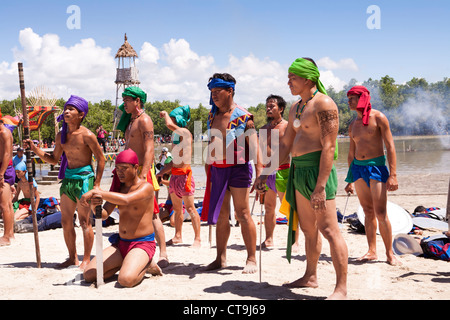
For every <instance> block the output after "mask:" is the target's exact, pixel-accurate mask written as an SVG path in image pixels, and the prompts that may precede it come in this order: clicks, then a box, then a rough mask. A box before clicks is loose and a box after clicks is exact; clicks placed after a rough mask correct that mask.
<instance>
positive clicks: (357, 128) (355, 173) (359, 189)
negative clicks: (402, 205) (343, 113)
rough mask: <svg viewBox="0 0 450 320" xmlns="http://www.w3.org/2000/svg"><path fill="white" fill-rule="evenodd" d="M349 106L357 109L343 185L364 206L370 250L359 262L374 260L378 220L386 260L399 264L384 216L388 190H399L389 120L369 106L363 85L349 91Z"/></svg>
mask: <svg viewBox="0 0 450 320" xmlns="http://www.w3.org/2000/svg"><path fill="white" fill-rule="evenodd" d="M347 97H348V105H349V107H350V109H351V110H354V111H356V112H357V114H358V116H357V118H356V119H355V120H354V121H353V122H352V123H351V124H350V126H349V129H348V133H349V136H350V149H349V153H348V164H349V167H350V168H349V171H348V175H347V178H346V179H345V181H346V182H348V184H347V186H346V187H345V191H346V192H347V193H353V182H354V183H355V189H356V194H357V195H358V199H359V202H360V203H361V206H362V207H363V209H364V214H365V224H364V226H365V229H366V235H367V241H368V244H369V251H368V252H367V253H366V254H365V255H364V256H362V257H361V258H359V259H358V260H359V261H370V260H376V259H377V251H376V230H377V220H378V224H379V230H380V233H381V237H382V238H383V241H384V245H385V247H386V256H387V261H388V263H389V264H391V265H397V264H400V262H399V261H398V260H397V259H396V258H395V256H394V252H393V250H392V228H391V223H390V221H389V218H388V216H387V210H386V204H387V191H395V190H397V189H398V183H397V173H396V162H397V158H396V155H395V146H394V139H393V137H392V133H391V129H390V127H389V121H388V119H387V118H386V116H385V115H384V114H383V113H381V112H380V111H378V110H374V109H372V106H371V104H370V92H369V90H367V88H365V87H364V86H355V87H353V88H351V89H350V90H349V91H348V93H347ZM383 142H384V145H385V146H386V150H387V158H388V162H389V170H388V168H387V167H386V165H385V163H386V157H385V155H384V147H383Z"/></svg>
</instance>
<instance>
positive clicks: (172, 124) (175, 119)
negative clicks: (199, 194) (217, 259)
mask: <svg viewBox="0 0 450 320" xmlns="http://www.w3.org/2000/svg"><path fill="white" fill-rule="evenodd" d="M159 116H160V117H161V118H163V119H164V121H165V123H166V126H167V128H169V129H170V130H171V131H173V133H174V134H173V137H174V139H172V142H173V147H172V155H173V160H172V162H170V163H169V164H167V165H165V166H164V168H163V169H162V170H161V171H160V172H159V173H158V176H159V177H161V178H162V177H163V175H164V174H165V173H166V172H169V170H170V171H171V176H170V183H169V194H170V199H171V200H172V204H173V210H174V211H175V213H174V214H175V236H174V237H173V238H172V239H171V240H169V241H168V242H167V244H169V245H172V244H178V243H183V237H182V231H181V230H182V227H183V221H184V215H183V203H184V206H185V208H186V211H187V212H188V213H189V215H190V217H191V221H192V227H193V228H194V244H193V245H192V246H193V247H194V248H199V247H200V246H201V238H200V216H199V214H198V213H197V210H196V209H195V203H194V194H195V181H194V177H193V176H192V169H191V165H190V164H191V158H192V134H191V132H190V131H189V130H188V129H186V128H185V127H186V125H187V123H188V121H189V120H190V119H191V111H190V108H189V106H181V107H178V108H176V109H174V110H172V112H171V113H170V115H169V114H167V112H166V111H161V112H160V114H159Z"/></svg>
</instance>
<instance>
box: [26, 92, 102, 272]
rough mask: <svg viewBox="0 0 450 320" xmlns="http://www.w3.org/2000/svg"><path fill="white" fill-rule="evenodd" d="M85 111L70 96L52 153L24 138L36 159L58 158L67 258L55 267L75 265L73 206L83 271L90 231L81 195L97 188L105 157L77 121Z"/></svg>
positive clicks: (82, 102)
mask: <svg viewBox="0 0 450 320" xmlns="http://www.w3.org/2000/svg"><path fill="white" fill-rule="evenodd" d="M88 111H89V105H88V102H87V101H86V100H85V99H83V98H81V97H78V96H74V95H73V96H71V97H70V99H69V100H68V101H67V103H66V104H65V106H64V112H63V114H62V115H61V116H60V117H59V118H58V121H63V126H62V130H61V131H60V132H59V133H58V134H57V136H56V138H55V140H56V144H55V149H54V150H53V153H52V154H48V153H45V152H44V151H43V150H41V149H39V148H38V147H36V146H35V145H34V143H33V142H32V141H31V140H27V141H24V143H25V144H26V145H28V147H30V148H31V151H33V152H34V153H35V154H36V155H37V156H38V157H39V158H41V159H42V160H44V161H45V162H48V163H50V164H54V165H56V164H58V162H59V160H60V159H61V167H60V170H59V178H60V179H63V181H62V184H61V188H60V195H61V214H62V218H61V223H62V227H63V233H64V240H65V242H66V246H67V249H68V250H69V259H68V260H67V261H65V262H63V263H62V264H59V265H58V267H59V268H66V267H69V266H71V265H79V261H78V256H77V250H76V233H75V228H74V224H73V216H74V214H75V209H76V210H77V212H78V220H79V221H80V225H81V228H82V230H83V238H84V256H83V261H82V262H81V264H80V269H82V270H84V268H85V267H86V265H87V264H88V263H89V261H90V256H91V250H92V245H93V243H94V231H93V230H92V225H91V221H90V212H91V211H90V209H89V208H87V207H84V206H82V205H81V204H80V199H81V196H82V195H83V194H84V193H86V192H88V191H89V190H91V189H92V188H99V186H100V182H101V179H102V176H103V170H104V168H105V158H104V156H103V152H102V149H101V148H100V145H99V144H98V143H97V137H96V136H95V134H94V133H92V132H91V131H90V130H88V129H87V128H85V127H83V126H81V122H82V121H83V119H84V118H85V117H86V115H87V114H88ZM92 155H94V156H95V159H96V160H97V173H96V174H94V170H93V168H92Z"/></svg>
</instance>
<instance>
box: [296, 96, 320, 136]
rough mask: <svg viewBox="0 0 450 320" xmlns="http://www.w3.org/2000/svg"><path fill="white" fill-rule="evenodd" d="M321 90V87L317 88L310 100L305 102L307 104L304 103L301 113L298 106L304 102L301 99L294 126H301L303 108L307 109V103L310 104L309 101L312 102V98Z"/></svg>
mask: <svg viewBox="0 0 450 320" xmlns="http://www.w3.org/2000/svg"><path fill="white" fill-rule="evenodd" d="M318 91H319V89H317V90H316V91H315V92H314V93H313V95H312V96H311V98H309V99H308V101H306V102H305V104H304V105H303V107H302V109H301V110H300V113H299V112H298V108H299V107H300V104H301V103H302V101H300V102H299V103H298V104H297V111H296V113H295V120H294V127H295V128H299V127H300V126H301V122H300V117H301V115H302V113H303V109H305V107H306V105H307V104H308V102H310V101H311V100H312V98H314V96H315V95H316V93H317V92H318Z"/></svg>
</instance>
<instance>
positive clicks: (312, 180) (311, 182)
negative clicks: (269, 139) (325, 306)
mask: <svg viewBox="0 0 450 320" xmlns="http://www.w3.org/2000/svg"><path fill="white" fill-rule="evenodd" d="M321 154H322V151H316V152H311V153H308V154H305V155H303V156H300V157H294V158H292V163H291V169H290V171H289V179H288V183H287V188H286V201H287V202H288V203H289V205H290V207H291V208H290V212H289V232H288V243H287V249H286V257H287V259H288V261H289V262H291V252H292V241H293V239H295V231H293V221H294V219H293V216H294V214H295V212H298V211H297V205H296V201H295V190H297V191H298V192H300V193H301V194H302V195H303V196H304V197H305V198H306V199H308V200H310V199H311V194H312V193H313V192H314V189H315V187H316V184H317V177H318V176H319V166H320V156H321ZM337 186H338V179H337V172H336V167H335V166H334V164H333V167H332V169H331V172H330V176H329V177H328V181H327V184H326V185H325V193H326V199H327V200H331V199H334V198H335V197H336V192H337Z"/></svg>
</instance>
